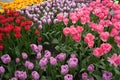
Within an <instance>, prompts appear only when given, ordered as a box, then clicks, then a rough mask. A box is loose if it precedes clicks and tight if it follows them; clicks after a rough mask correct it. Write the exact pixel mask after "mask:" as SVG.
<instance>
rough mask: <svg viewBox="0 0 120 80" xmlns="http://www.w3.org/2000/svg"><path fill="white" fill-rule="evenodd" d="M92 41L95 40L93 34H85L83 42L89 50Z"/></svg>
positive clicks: (92, 44) (92, 43)
mask: <svg viewBox="0 0 120 80" xmlns="http://www.w3.org/2000/svg"><path fill="white" fill-rule="evenodd" d="M94 39H95V36H94V35H93V34H91V33H87V34H86V36H85V38H84V41H85V42H86V43H87V44H88V47H89V48H92V47H93V46H94Z"/></svg>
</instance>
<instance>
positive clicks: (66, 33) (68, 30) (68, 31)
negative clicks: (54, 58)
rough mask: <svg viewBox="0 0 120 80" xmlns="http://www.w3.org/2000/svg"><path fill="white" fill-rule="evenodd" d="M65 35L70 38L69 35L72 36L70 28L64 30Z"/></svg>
mask: <svg viewBox="0 0 120 80" xmlns="http://www.w3.org/2000/svg"><path fill="white" fill-rule="evenodd" d="M63 34H64V35H65V36H68V35H69V34H70V28H68V27H66V28H64V29H63Z"/></svg>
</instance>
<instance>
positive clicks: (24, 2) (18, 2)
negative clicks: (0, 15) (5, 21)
mask: <svg viewBox="0 0 120 80" xmlns="http://www.w3.org/2000/svg"><path fill="white" fill-rule="evenodd" d="M42 2H43V1H42V0H14V1H13V2H0V5H1V6H2V8H3V9H4V8H6V9H11V10H20V9H22V8H25V7H26V6H31V5H33V4H38V3H42Z"/></svg>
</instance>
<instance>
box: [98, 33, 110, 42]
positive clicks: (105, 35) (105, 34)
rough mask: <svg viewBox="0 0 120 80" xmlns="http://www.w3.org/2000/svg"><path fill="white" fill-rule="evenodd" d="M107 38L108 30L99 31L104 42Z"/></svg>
mask: <svg viewBox="0 0 120 80" xmlns="http://www.w3.org/2000/svg"><path fill="white" fill-rule="evenodd" d="M108 38H109V32H102V33H100V39H101V40H102V41H104V42H106V41H107V40H108Z"/></svg>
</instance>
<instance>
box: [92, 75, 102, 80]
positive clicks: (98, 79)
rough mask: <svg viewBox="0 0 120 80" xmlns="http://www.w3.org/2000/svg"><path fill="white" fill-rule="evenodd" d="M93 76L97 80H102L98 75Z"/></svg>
mask: <svg viewBox="0 0 120 80" xmlns="http://www.w3.org/2000/svg"><path fill="white" fill-rule="evenodd" d="M92 75H93V76H94V77H95V78H96V80H102V78H101V76H99V75H96V74H92Z"/></svg>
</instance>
